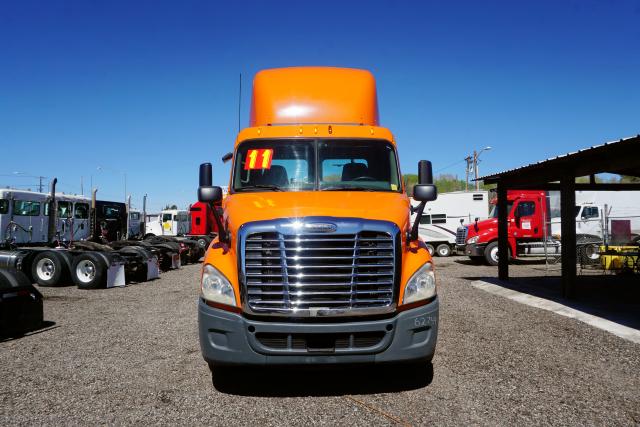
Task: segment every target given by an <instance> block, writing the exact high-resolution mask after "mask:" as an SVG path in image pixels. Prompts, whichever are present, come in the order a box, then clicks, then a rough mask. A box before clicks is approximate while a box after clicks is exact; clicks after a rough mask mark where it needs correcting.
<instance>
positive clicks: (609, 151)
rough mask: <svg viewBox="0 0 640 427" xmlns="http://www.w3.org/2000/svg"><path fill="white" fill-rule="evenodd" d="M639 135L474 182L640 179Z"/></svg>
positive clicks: (515, 182)
mask: <svg viewBox="0 0 640 427" xmlns="http://www.w3.org/2000/svg"><path fill="white" fill-rule="evenodd" d="M639 154H640V135H636V136H632V137H629V138H623V139H620V140H619V141H612V142H606V143H604V144H601V145H596V146H593V147H590V148H585V149H583V150H578V151H574V152H571V153H567V154H563V155H560V156H557V157H552V158H549V159H546V160H541V161H539V162H537V163H531V164H528V165H526V166H522V167H519V168H516V169H509V170H506V171H502V172H498V173H495V174H491V175H486V176H484V177H481V178H478V179H479V180H483V181H484V183H485V184H494V183H497V182H498V181H502V182H507V183H513V184H536V183H540V184H545V183H549V182H555V181H559V180H560V179H561V178H563V177H567V176H574V177H579V176H587V175H595V174H598V173H615V174H620V175H631V176H637V177H640V156H639Z"/></svg>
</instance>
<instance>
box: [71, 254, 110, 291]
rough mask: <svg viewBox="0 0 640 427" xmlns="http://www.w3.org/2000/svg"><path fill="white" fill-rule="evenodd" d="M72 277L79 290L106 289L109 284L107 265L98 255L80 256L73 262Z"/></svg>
mask: <svg viewBox="0 0 640 427" xmlns="http://www.w3.org/2000/svg"><path fill="white" fill-rule="evenodd" d="M71 276H72V277H73V282H74V283H75V284H76V286H77V287H78V288H79V289H98V288H104V287H105V285H106V283H107V265H106V264H105V262H104V260H103V259H101V258H100V257H99V256H98V255H96V254H92V253H84V254H80V255H78V256H77V257H76V259H74V260H73V266H72V267H71Z"/></svg>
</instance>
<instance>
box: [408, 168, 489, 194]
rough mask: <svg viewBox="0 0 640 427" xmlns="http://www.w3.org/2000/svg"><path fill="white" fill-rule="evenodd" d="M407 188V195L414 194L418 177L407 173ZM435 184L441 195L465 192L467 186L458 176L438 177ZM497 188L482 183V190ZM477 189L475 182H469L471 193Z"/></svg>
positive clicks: (445, 175) (443, 175)
mask: <svg viewBox="0 0 640 427" xmlns="http://www.w3.org/2000/svg"><path fill="white" fill-rule="evenodd" d="M403 180H404V183H405V187H406V188H407V194H409V195H412V194H413V186H414V185H416V184H417V183H418V175H416V174H412V173H407V174H404V175H403ZM434 184H435V185H436V187H437V188H438V192H439V193H449V192H451V191H464V189H465V187H466V185H465V182H464V180H462V179H458V177H457V176H455V175H451V174H442V175H437V176H436V177H435V179H434ZM493 187H495V186H494V185H484V183H482V182H481V183H480V189H482V190H490V189H491V188H493ZM474 189H475V182H469V191H473V190H474Z"/></svg>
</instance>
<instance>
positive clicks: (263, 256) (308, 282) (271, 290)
mask: <svg viewBox="0 0 640 427" xmlns="http://www.w3.org/2000/svg"><path fill="white" fill-rule="evenodd" d="M395 256H396V254H395V248H394V241H393V237H392V236H391V235H390V234H388V233H385V232H378V231H361V232H358V233H356V234H335V233H331V234H330V235H327V234H304V235H288V234H281V233H278V232H260V233H252V234H249V235H247V237H246V244H245V253H244V256H243V258H242V259H243V264H244V265H243V267H244V272H245V284H246V292H247V294H246V295H247V303H248V304H249V307H250V308H251V309H252V310H253V311H256V312H258V311H271V310H278V311H282V310H284V311H290V312H292V313H295V311H296V310H302V309H314V308H316V309H321V308H332V309H339V308H366V307H384V306H388V305H390V304H391V303H392V301H393V285H394V274H395Z"/></svg>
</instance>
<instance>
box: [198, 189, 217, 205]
mask: <svg viewBox="0 0 640 427" xmlns="http://www.w3.org/2000/svg"><path fill="white" fill-rule="evenodd" d="M221 200H222V188H221V187H211V186H207V187H198V201H199V202H202V203H218V202H220V201H221Z"/></svg>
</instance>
